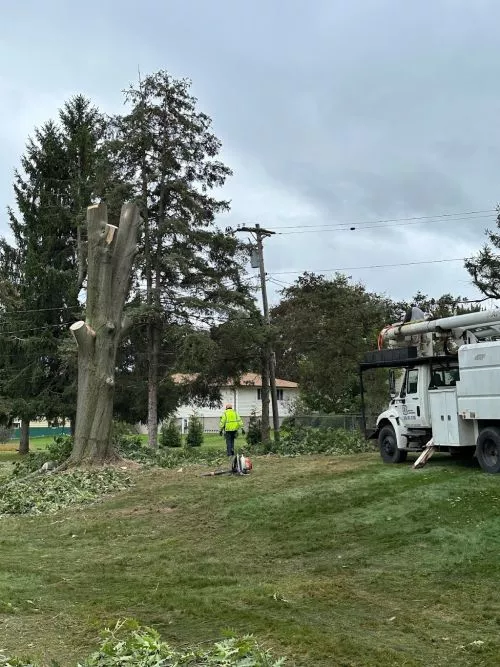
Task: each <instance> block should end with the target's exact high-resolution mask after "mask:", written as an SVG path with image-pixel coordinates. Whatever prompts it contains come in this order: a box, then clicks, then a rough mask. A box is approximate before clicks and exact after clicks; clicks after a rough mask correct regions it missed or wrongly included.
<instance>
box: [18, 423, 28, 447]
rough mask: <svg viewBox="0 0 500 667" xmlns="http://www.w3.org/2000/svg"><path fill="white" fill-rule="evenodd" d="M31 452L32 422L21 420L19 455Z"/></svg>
mask: <svg viewBox="0 0 500 667" xmlns="http://www.w3.org/2000/svg"><path fill="white" fill-rule="evenodd" d="M29 451H30V420H29V419H21V435H20V438H19V454H28V453H29Z"/></svg>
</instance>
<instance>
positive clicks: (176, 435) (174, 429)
mask: <svg viewBox="0 0 500 667" xmlns="http://www.w3.org/2000/svg"><path fill="white" fill-rule="evenodd" d="M160 447H182V437H181V432H180V431H179V427H178V426H177V424H176V421H175V419H168V420H167V421H165V422H163V424H162V427H161V431H160Z"/></svg>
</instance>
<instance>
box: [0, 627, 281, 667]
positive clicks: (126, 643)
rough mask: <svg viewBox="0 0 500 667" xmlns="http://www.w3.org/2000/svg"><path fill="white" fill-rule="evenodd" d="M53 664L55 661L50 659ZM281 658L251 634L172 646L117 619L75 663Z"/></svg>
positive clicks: (28, 666)
mask: <svg viewBox="0 0 500 667" xmlns="http://www.w3.org/2000/svg"><path fill="white" fill-rule="evenodd" d="M52 664H54V665H57V663H52ZM284 664H285V660H284V658H280V659H278V660H275V659H274V658H273V657H272V655H271V654H270V652H269V651H266V650H264V649H262V648H261V647H260V646H259V645H258V644H257V642H256V641H255V639H254V638H253V637H252V635H246V636H244V637H230V638H227V639H223V640H222V641H219V642H216V643H214V644H212V645H211V646H208V647H207V646H205V647H204V648H199V647H187V648H183V649H174V648H172V647H171V646H170V645H169V644H167V643H166V642H164V641H163V640H162V639H161V637H160V635H159V634H158V632H157V631H156V630H153V629H152V628H148V627H140V626H139V625H138V623H136V622H135V621H119V622H118V623H117V624H116V626H115V627H114V628H113V629H112V630H105V631H104V632H103V633H102V640H101V644H100V646H99V649H98V650H97V651H96V652H95V653H92V654H91V655H90V656H89V657H88V658H87V659H86V660H84V661H83V662H81V663H80V662H79V663H78V667H116V666H118V665H136V666H137V667H140V666H141V665H142V666H143V667H146V666H147V665H151V667H152V666H153V665H158V666H160V665H164V666H165V667H167V666H168V665H171V666H173V665H177V666H178V667H182V665H184V666H185V667H189V666H191V667H195V665H196V666H197V667H204V666H209V665H212V667H217V665H219V666H220V667H223V666H226V667H280V666H282V665H284ZM0 665H5V667H39V665H37V663H35V662H33V661H31V660H21V659H19V658H10V659H9V660H8V661H7V662H4V661H3V659H2V656H1V655H0Z"/></svg>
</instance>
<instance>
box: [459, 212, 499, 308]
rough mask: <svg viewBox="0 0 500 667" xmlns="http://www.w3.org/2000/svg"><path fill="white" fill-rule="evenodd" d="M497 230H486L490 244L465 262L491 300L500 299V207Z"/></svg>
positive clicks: (475, 281)
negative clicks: (499, 251)
mask: <svg viewBox="0 0 500 667" xmlns="http://www.w3.org/2000/svg"><path fill="white" fill-rule="evenodd" d="M497 230H499V231H497V232H493V231H491V230H486V238H487V239H488V241H489V243H486V244H485V245H484V247H483V249H482V250H481V251H480V252H479V253H478V254H477V255H476V256H475V257H471V258H469V259H467V260H466V261H465V268H466V269H467V271H468V272H469V274H470V275H471V276H472V281H473V283H474V285H475V286H476V287H477V288H478V289H479V290H480V291H481V292H482V293H483V294H484V295H485V296H486V297H488V298H490V299H500V256H499V253H498V250H499V249H500V206H499V207H497Z"/></svg>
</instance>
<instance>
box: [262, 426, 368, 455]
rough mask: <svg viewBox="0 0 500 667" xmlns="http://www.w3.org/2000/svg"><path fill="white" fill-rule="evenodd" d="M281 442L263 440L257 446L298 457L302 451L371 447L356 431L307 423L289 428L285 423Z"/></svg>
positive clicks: (344, 451) (335, 451)
mask: <svg viewBox="0 0 500 667" xmlns="http://www.w3.org/2000/svg"><path fill="white" fill-rule="evenodd" d="M280 435H281V438H280V442H279V443H276V442H274V441H273V442H268V443H263V444H261V445H260V446H259V447H258V452H259V453H262V454H268V453H273V454H282V455H284V456H299V455H302V454H329V455H340V454H357V453H360V452H370V451H373V450H374V445H373V443H372V442H371V441H369V440H366V439H365V438H364V437H363V435H362V434H361V432H359V431H346V430H344V429H316V428H312V427H306V426H295V427H291V426H290V424H285V425H284V427H282V429H281V431H280Z"/></svg>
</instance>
